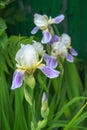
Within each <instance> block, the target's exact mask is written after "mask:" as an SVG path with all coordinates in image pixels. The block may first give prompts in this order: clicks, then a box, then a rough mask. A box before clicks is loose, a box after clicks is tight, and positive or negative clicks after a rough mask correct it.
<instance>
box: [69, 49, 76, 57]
mask: <svg viewBox="0 0 87 130" xmlns="http://www.w3.org/2000/svg"><path fill="white" fill-rule="evenodd" d="M70 52H71V54H72V55H73V56H77V55H78V53H77V52H76V50H74V49H73V48H70Z"/></svg>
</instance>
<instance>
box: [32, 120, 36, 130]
mask: <svg viewBox="0 0 87 130" xmlns="http://www.w3.org/2000/svg"><path fill="white" fill-rule="evenodd" d="M31 130H36V128H35V127H34V124H33V122H31Z"/></svg>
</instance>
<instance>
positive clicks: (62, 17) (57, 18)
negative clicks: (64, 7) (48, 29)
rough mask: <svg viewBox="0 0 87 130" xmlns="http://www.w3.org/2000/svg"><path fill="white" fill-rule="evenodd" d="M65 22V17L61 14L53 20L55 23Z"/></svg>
mask: <svg viewBox="0 0 87 130" xmlns="http://www.w3.org/2000/svg"><path fill="white" fill-rule="evenodd" d="M63 20H64V15H63V14H61V15H59V16H57V17H55V18H53V23H60V22H62V21H63Z"/></svg>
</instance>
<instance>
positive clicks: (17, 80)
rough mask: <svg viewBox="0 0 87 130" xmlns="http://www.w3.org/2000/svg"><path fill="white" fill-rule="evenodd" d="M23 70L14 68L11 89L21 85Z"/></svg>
mask: <svg viewBox="0 0 87 130" xmlns="http://www.w3.org/2000/svg"><path fill="white" fill-rule="evenodd" d="M24 72H25V71H19V70H16V71H15V72H14V74H13V80H12V86H11V89H16V88H19V87H21V85H22V83H23V76H24Z"/></svg>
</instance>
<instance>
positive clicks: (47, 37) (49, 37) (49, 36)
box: [41, 30, 52, 44]
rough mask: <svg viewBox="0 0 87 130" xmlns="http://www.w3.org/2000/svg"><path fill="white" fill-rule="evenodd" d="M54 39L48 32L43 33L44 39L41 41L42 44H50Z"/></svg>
mask: <svg viewBox="0 0 87 130" xmlns="http://www.w3.org/2000/svg"><path fill="white" fill-rule="evenodd" d="M51 38H52V35H51V34H50V32H49V31H48V30H45V31H43V38H42V40H41V42H42V43H44V44H46V43H48V42H50V40H51Z"/></svg>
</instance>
